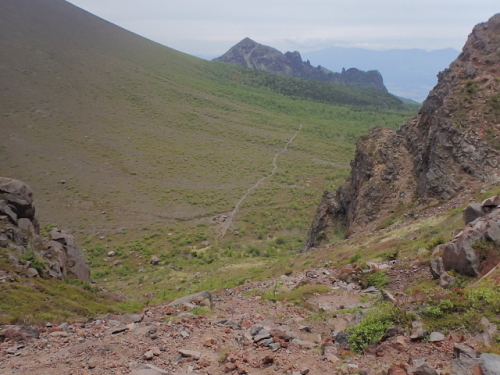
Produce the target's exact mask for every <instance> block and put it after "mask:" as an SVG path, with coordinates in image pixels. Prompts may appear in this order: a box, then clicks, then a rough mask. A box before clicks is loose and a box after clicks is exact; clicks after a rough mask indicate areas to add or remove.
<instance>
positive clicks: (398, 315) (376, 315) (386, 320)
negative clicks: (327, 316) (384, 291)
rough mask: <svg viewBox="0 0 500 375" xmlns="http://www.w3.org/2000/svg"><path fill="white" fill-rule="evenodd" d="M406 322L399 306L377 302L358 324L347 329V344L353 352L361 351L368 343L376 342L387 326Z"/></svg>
mask: <svg viewBox="0 0 500 375" xmlns="http://www.w3.org/2000/svg"><path fill="white" fill-rule="evenodd" d="M407 322H408V320H407V317H406V314H405V312H404V311H403V310H402V309H401V308H398V307H394V306H393V305H392V304H390V303H387V302H382V303H379V304H377V305H376V306H375V307H374V308H373V309H371V310H369V311H368V312H367V313H366V314H365V316H364V317H363V319H362V320H361V323H360V324H359V325H357V326H353V327H350V328H348V329H347V332H348V333H349V346H350V348H351V350H353V351H354V352H356V353H361V352H362V351H363V349H364V348H366V347H367V346H368V345H370V344H372V343H378V342H379V341H380V340H381V339H382V337H383V336H384V335H385V332H386V330H387V328H388V327H389V326H391V325H392V324H398V325H401V326H405V325H406V324H407Z"/></svg>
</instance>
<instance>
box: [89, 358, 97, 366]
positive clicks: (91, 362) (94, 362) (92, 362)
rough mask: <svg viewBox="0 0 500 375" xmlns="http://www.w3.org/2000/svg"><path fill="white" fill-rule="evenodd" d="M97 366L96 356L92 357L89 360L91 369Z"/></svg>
mask: <svg viewBox="0 0 500 375" xmlns="http://www.w3.org/2000/svg"><path fill="white" fill-rule="evenodd" d="M96 366H97V361H96V360H95V359H94V358H91V359H89V360H88V362H87V367H88V368H89V369H93V368H96Z"/></svg>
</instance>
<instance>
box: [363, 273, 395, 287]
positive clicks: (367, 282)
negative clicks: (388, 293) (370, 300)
mask: <svg viewBox="0 0 500 375" xmlns="http://www.w3.org/2000/svg"><path fill="white" fill-rule="evenodd" d="M359 282H360V285H361V286H362V287H363V288H368V287H370V286H374V287H376V288H379V289H384V288H385V287H386V286H387V284H388V283H389V276H388V275H387V273H386V272H385V271H375V272H372V273H367V274H363V275H362V276H361V278H360V280H359Z"/></svg>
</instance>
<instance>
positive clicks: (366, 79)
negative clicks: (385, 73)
mask: <svg viewBox="0 0 500 375" xmlns="http://www.w3.org/2000/svg"><path fill="white" fill-rule="evenodd" d="M213 61H220V62H226V63H230V64H235V65H241V66H244V67H247V68H252V69H258V70H263V71H266V72H269V73H274V74H280V75H285V76H289V77H295V78H304V79H311V80H315V81H321V82H331V83H337V84H342V85H350V86H359V87H365V88H371V89H375V90H380V91H384V92H387V88H386V87H385V86H384V81H383V78H382V75H381V74H380V73H379V72H378V71H375V70H371V71H368V72H364V71H362V70H359V69H356V68H351V69H348V70H347V71H346V70H345V69H344V70H343V71H342V73H335V72H332V71H330V70H328V69H325V68H323V67H321V66H318V67H314V66H312V65H311V63H310V62H309V61H302V56H301V55H300V52H298V51H294V52H285V53H284V54H283V53H281V52H280V51H278V50H277V49H275V48H272V47H268V46H265V45H262V44H259V43H257V42H255V41H253V40H252V39H250V38H245V39H243V40H242V41H240V42H239V43H237V44H236V45H234V46H233V47H231V48H230V49H229V51H227V52H226V53H225V54H224V55H222V56H220V57H217V58H216V59H214V60H213Z"/></svg>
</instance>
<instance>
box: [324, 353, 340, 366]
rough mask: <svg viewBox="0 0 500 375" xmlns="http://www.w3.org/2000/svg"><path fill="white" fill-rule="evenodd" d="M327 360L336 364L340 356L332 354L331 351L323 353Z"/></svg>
mask: <svg viewBox="0 0 500 375" xmlns="http://www.w3.org/2000/svg"><path fill="white" fill-rule="evenodd" d="M323 357H324V358H325V359H326V360H327V361H329V362H331V363H333V364H337V363H339V362H340V358H339V357H337V356H336V355H334V354H332V353H325V355H324V356H323Z"/></svg>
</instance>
